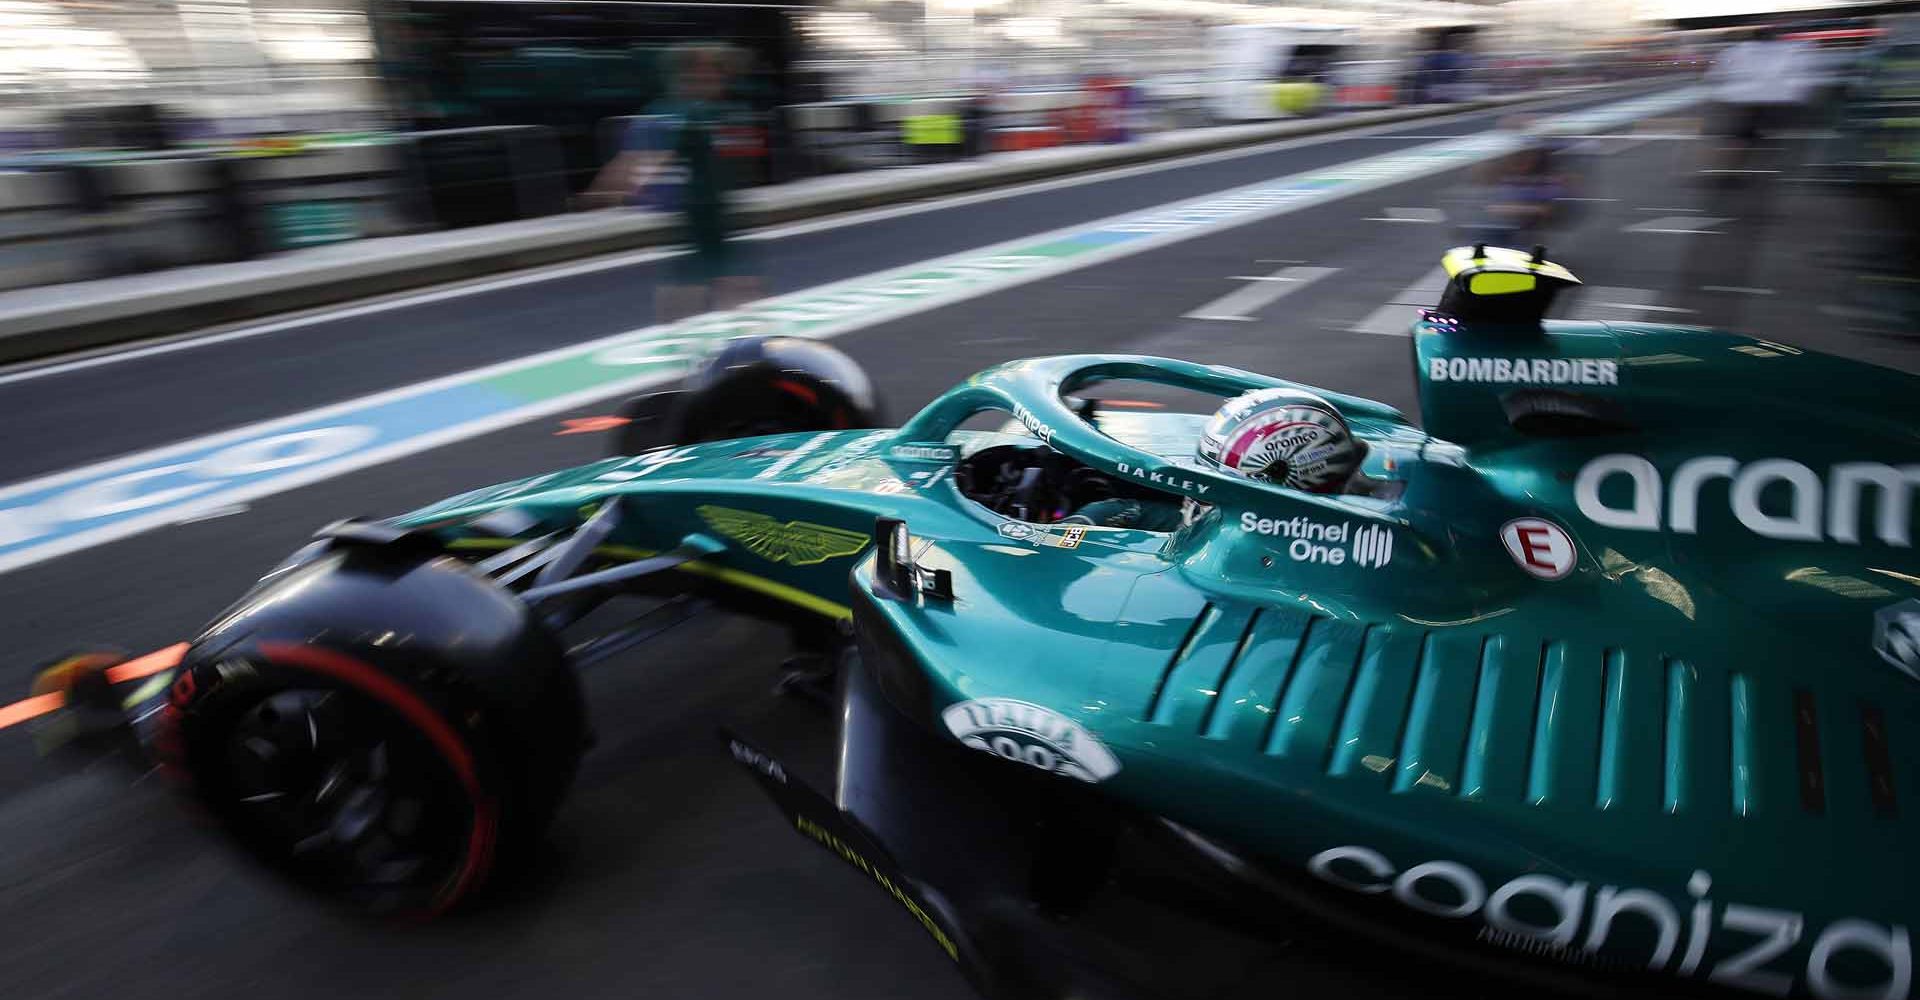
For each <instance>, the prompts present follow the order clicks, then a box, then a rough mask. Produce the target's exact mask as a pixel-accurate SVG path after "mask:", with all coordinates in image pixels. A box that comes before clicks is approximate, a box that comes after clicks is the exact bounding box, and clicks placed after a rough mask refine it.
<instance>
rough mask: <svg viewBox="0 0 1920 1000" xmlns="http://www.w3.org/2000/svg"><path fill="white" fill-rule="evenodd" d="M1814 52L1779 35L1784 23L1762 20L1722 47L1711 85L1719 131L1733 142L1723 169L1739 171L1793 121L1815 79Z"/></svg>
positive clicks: (1711, 72)
mask: <svg viewBox="0 0 1920 1000" xmlns="http://www.w3.org/2000/svg"><path fill="white" fill-rule="evenodd" d="M1813 70H1814V63H1813V56H1812V52H1811V50H1810V49H1809V48H1808V47H1807V46H1806V45H1804V44H1802V43H1800V42H1795V41H1789V40H1787V39H1784V38H1782V37H1780V26H1779V25H1777V24H1764V25H1761V26H1760V27H1758V28H1755V29H1754V30H1753V33H1752V34H1751V35H1750V36H1748V38H1747V39H1746V40H1744V41H1740V42H1735V43H1734V44H1732V45H1729V46H1727V47H1726V48H1725V49H1722V50H1721V52H1720V55H1719V56H1718V58H1716V59H1715V60H1714V62H1713V68H1712V69H1710V70H1708V71H1707V85H1708V88H1709V90H1710V92H1711V94H1712V97H1713V100H1714V102H1715V103H1716V104H1718V105H1719V110H1720V119H1721V131H1722V133H1723V134H1724V135H1726V136H1727V138H1729V139H1731V140H1732V142H1733V145H1732V146H1731V147H1729V148H1727V149H1726V150H1724V152H1727V153H1730V154H1732V155H1731V156H1729V157H1728V158H1726V160H1725V161H1724V163H1725V164H1730V165H1731V166H1724V167H1722V169H1736V168H1738V167H1739V166H1740V165H1741V164H1742V163H1744V162H1745V161H1746V160H1747V158H1748V157H1749V156H1750V155H1751V154H1752V153H1753V152H1754V151H1755V147H1757V146H1758V145H1759V143H1760V141H1761V140H1762V139H1765V138H1767V137H1769V136H1772V135H1774V134H1775V133H1777V132H1778V131H1780V130H1781V129H1782V128H1785V127H1786V126H1787V125H1790V124H1792V122H1793V118H1794V114H1795V110H1796V109H1797V108H1798V107H1799V106H1800V105H1802V104H1804V103H1805V102H1806V100H1807V96H1808V93H1809V90H1810V88H1811V86H1812V83H1813Z"/></svg>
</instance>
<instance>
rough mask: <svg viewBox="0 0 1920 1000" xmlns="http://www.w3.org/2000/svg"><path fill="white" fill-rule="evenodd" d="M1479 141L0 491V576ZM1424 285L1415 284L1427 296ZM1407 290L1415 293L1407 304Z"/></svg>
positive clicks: (1253, 212) (1099, 226) (399, 391)
mask: <svg viewBox="0 0 1920 1000" xmlns="http://www.w3.org/2000/svg"><path fill="white" fill-rule="evenodd" d="M1697 99H1698V98H1697V93H1696V92H1695V91H1693V90H1691V89H1681V90H1674V91H1667V92H1663V93H1658V94H1654V95H1650V96H1645V97H1641V98H1636V99H1631V100H1627V101H1623V102H1618V103H1615V104H1609V105H1602V106H1600V107H1597V108H1590V109H1586V110H1583V111H1579V112H1575V113H1573V114H1571V115H1567V116H1565V117H1564V118H1561V119H1558V120H1557V121H1559V122H1561V123H1563V127H1567V128H1575V127H1582V126H1588V125H1592V124H1596V123H1599V124H1611V123H1617V122H1620V121H1628V120H1633V119H1635V118H1638V117H1644V116H1646V115H1651V114H1658V113H1660V112H1662V111H1664V110H1670V109H1671V108H1673V107H1676V106H1681V105H1686V104H1691V103H1694V102H1695V101H1696V100H1697ZM1510 141H1511V140H1510V139H1509V138H1507V137H1503V136H1500V135H1497V134H1490V133H1479V134H1475V135H1471V136H1465V137H1462V138H1459V139H1452V140H1447V141H1445V142H1439V143H1430V144H1426V145H1422V146H1417V147H1414V148H1411V149H1404V150H1396V151H1394V152H1390V153H1384V154H1380V155H1376V156H1372V157H1366V158H1362V159H1358V160H1352V161H1348V162H1345V163H1340V164H1335V165H1332V166H1328V167H1323V168H1319V169H1315V170H1309V171H1305V172H1302V173H1299V174H1293V175H1289V176H1287V177H1282V178H1277V179H1274V180H1269V181H1262V182H1258V183H1255V184H1250V185H1244V186H1242V187H1238V188H1232V189H1229V190H1226V191H1221V192H1216V193H1213V194H1208V195H1203V196H1200V197H1197V198H1190V199H1186V200H1183V201H1179V202H1175V203H1172V204H1168V205H1162V206H1157V207H1152V208H1148V209H1144V210H1139V211H1133V212H1127V213H1123V214H1121V215H1116V216H1112V217H1109V218H1106V219H1100V220H1095V221H1092V222H1085V223H1080V224H1077V225H1074V226H1070V227H1067V228H1064V229H1060V230H1055V231H1052V232H1047V233H1039V234H1034V235H1030V236H1025V237H1021V238H1020V239H1016V240H1009V241H1006V242H1004V243H999V244H995V245H993V246H988V247H982V248H978V249H975V250H970V251H966V252H963V253H959V254H952V255H949V256H946V257H942V258H938V259H936V260H929V261H922V262H919V263H915V264H910V265H906V266H903V267H898V268H893V269H889V270H885V271H881V272H877V273H874V274H870V275H863V276H860V277H855V278H849V279H846V280H843V281H839V282H834V283H832V284H828V285H824V286H820V287H817V288H811V289H806V290H802V291H799V292H794V293H791V294H788V295H782V296H778V297H776V298H771V299H766V300H762V301H760V302H756V303H753V304H752V305H750V306H747V307H745V308H743V309H740V310H737V311H733V312H725V313H711V314H707V315H704V316H697V317H694V318H692V319H690V320H686V321H683V322H680V323H676V324H673V325H668V326H656V327H646V328H642V329H639V330H634V331H629V332H627V333H622V334H615V335H613V336H609V337H602V338H599V339H596V340H593V341H589V342H586V343H583V344H575V345H569V346H567V347H562V348H556V349H554V350H551V351H546V352H543V353H540V354H536V355H533V356H530V357H525V358H518V359H514V360H511V361H505V362H500V363H497V364H493V365H487V366H484V367H481V368H477V369H473V370H470V371H466V372H459V373H455V374H451V375H446V376H441V377H439V378H434V379H430V380H427V381H424V382H420V383H415V384H412V385H407V386H401V387H398V388H395V389H389V390H386V391H383V392H379V393H374V394H372V395H369V396H365V397H361V398H358V399H353V400H347V401H344V402H341V403H336V404H332V405H329V406H324V407H320V408H318V409H314V410H309V411H307V412H304V413H298V414H293V415H290V416H286V417H281V418H276V419H273V420H268V421H264V422H261V423H257V424H250V425H247V426H242V427H237V428H234V429H232V430H228V431H224V432H221V433H217V434H212V435H206V436H203V437H199V438H195V439H192V440H189V441H184V442H180V443H178V444H172V445H167V446H164V447H160V448H155V449H151V450H147V451H142V452H139V453H136V454H131V455H127V456H124V457H121V458H117V459H113V460H110V461H106V462H100V463H95V464H92V465H88V466H84V467H80V468H75V469H70V470H67V471H63V472H59V473H55V474H52V475H48V476H43V477H39V478H36V479H32V480H28V481H24V482H20V483H15V484H13V485H10V486H7V487H5V488H0V572H5V571H9V570H13V569H18V568H20V567H22V566H29V565H32V564H34V563H37V562H41V561H43V560H47V559H51V558H54V557H56V556H60V555H65V554H67V553H71V552H77V551H80V550H83V549H86V548H89V547H92V546H96V545H102V544H105V543H108V542H111V541H115V540H117V539H121V538H126V537H129V536H131V535H134V534H138V533H140V532H144V531H148V530H151V529H154V528H157V527H164V526H167V525H170V524H176V523H178V522H179V521H181V520H183V519H189V518H193V517H196V516H199V515H201V514H205V513H208V512H210V511H213V510H216V509H219V508H222V507H229V506H232V505H235V504H241V503H246V502H249V501H251V500H254V499H257V498H259V497H263V496H269V495H272V494H275V493H280V492H283V491H286V490H291V489H295V488H297V487H300V486H305V485H308V484H310V483H315V482H319V481H322V480H325V479H330V478H333V477H336V476H340V475H344V474H346V473H349V472H353V471H356V470H359V469H363V468H367V467H370V466H373V465H378V464H380V463H383V462H387V461H390V460H392V459H395V458H400V457H402V456H405V455H411V454H416V453H419V452H422V451H427V450H431V449H433V448H437V447H440V446H443V445H447V444H451V443H453V442H456V441H462V440H467V439H471V438H474V437H478V436H481V435H484V434H487V433H490V432H492V431H495V430H499V429H502V428H505V427H510V426H513V425H515V424H519V423H524V422H526V421H528V420H532V419H536V418H539V417H543V416H548V415H551V414H554V413H560V412H564V411H566V410H569V409H572V408H575V407H578V406H582V405H585V404H587V403H591V402H596V401H599V400H603V399H607V398H609V397H614V396H620V395H625V394H628V393H632V392H635V391H638V390H640V389H644V388H647V387H649V386H653V385H658V384H661V383H664V382H668V381H671V380H673V379H675V378H677V377H679V376H680V375H681V374H682V373H684V372H685V371H686V370H687V368H688V366H689V364H690V363H691V362H692V361H693V360H694V359H697V358H698V357H700V356H701V355H702V354H703V353H704V352H705V351H706V350H707V349H708V348H710V347H711V346H712V345H714V344H716V343H718V342H720V341H722V340H725V339H727V338H728V337H732V336H738V335H741V334H748V333H766V334H775V333H778V334H785V335H790V336H800V337H810V338H816V339H827V338H831V337H836V336H839V335H841V334H844V333H848V332H850V331H854V330H859V329H865V328H868V327H872V326H876V325H879V324H882V323H887V322H891V321H894V320H898V319H902V318H905V317H908V316H912V315H914V314H917V313H920V312H925V311H928V310H932V309H936V308H939V307H941V306H945V305H949V304H952V303H956V302H961V301H964V300H967V299H972V298H976V297H979V296H982V295H986V294H990V293H994V292H999V291H1004V290H1006V289H1009V288H1013V287H1017V286H1020V285H1024V284H1027V283H1029V282H1033V281H1039V280H1042V279H1046V278H1051V277H1054V276H1056V275H1060V274H1063V273H1066V272H1069V271H1073V270H1078V269H1081V268H1086V267H1091V266H1094V265H1096V264H1101V263H1105V262H1107V261H1112V260H1117V259H1119V258H1122V257H1126V256H1131V255H1134V254H1138V253H1143V252H1147V251H1150V250H1154V249H1158V248H1161V247H1166V246H1170V245H1173V244H1175V243H1179V242H1183V241H1186V240H1191V239H1194V238H1196V237H1199V236H1203V235H1208V234H1212V233H1216V232H1220V231H1223V230H1226V229H1230V228H1234V227H1238V226H1243V225H1246V224H1248V223H1253V222H1258V221H1261V220H1264V219H1269V218H1273V217H1276V216H1280V215H1285V214H1289V213H1293V212H1298V211H1301V210H1303V209H1306V208H1310V207H1315V206H1319V205H1325V204H1330V203H1332V202H1335V201H1339V200H1341V199H1345V198H1348V197H1351V196H1353V195H1356V194H1361V193H1365V192H1368V191H1375V190H1380V189H1382V188H1386V187H1390V186H1393V185H1396V184H1401V183H1405V182H1407V181H1411V180H1417V179H1419V178H1421V177H1426V176H1431V175H1433V174H1438V173H1443V172H1446V171H1449V170H1454V169H1458V168H1460V167H1464V166H1468V165H1471V164H1473V163H1476V162H1480V161H1482V160H1485V159H1487V158H1490V157H1494V156H1498V155H1501V154H1503V153H1504V152H1506V151H1507V150H1508V148H1510V147H1509V143H1510ZM1425 284H1427V282H1425V281H1423V282H1421V283H1416V286H1415V287H1417V288H1418V287H1424V285H1425ZM1409 291H1412V289H1409Z"/></svg>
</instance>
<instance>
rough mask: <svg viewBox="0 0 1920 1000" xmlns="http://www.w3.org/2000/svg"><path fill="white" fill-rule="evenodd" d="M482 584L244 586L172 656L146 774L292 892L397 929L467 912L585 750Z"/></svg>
mask: <svg viewBox="0 0 1920 1000" xmlns="http://www.w3.org/2000/svg"><path fill="white" fill-rule="evenodd" d="M489 586H490V585H488V584H487V583H486V582H485V581H484V580H482V579H480V578H479V577H477V576H474V575H472V574H470V573H468V572H466V571H465V570H464V568H463V567H461V566H459V565H458V564H457V563H456V562H455V561H452V560H432V561H429V562H426V563H416V564H414V565H411V566H409V565H406V564H399V565H392V564H388V563H385V562H383V561H381V560H379V559H378V558H377V557H375V558H366V557H359V556H356V554H354V553H335V554H329V555H328V556H323V557H322V558H320V559H319V560H316V561H315V562H313V563H310V564H308V565H306V566H302V567H299V568H297V569H295V570H293V571H291V572H290V573H288V574H286V576H284V577H282V578H281V579H278V580H273V581H271V582H269V583H266V584H263V585H262V586H261V587H260V588H256V590H255V592H254V593H253V594H250V595H249V596H248V598H246V599H244V600H243V601H242V602H241V604H240V605H238V606H237V610H235V611H232V612H230V613H229V614H228V615H227V616H226V617H224V618H223V619H222V620H221V621H220V622H219V623H218V624H217V625H216V626H215V627H214V628H213V629H211V630H210V631H209V632H208V633H207V635H205V636H203V637H202V638H201V639H200V640H199V641H198V642H196V644H195V646H194V647H193V648H192V649H191V650H189V652H188V654H187V658H186V660H185V661H184V662H183V663H182V665H181V669H180V672H179V674H178V676H177V677H176V678H175V681H174V684H173V687H172V690H171V691H170V692H169V695H168V701H167V706H166V708H165V709H164V710H163V717H164V720H163V721H162V723H161V724H160V725H159V726H158V727H157V735H156V738H155V740H154V748H155V750H156V751H157V752H158V756H159V758H160V759H161V761H162V762H163V763H164V764H167V765H169V767H170V769H172V770H173V771H174V772H175V773H176V774H177V775H179V776H182V777H184V778H185V779H186V782H187V784H188V786H189V788H190V789H191V791H192V794H193V796H194V797H195V798H196V799H197V800H198V801H199V803H200V804H201V805H202V806H203V807H204V808H205V809H206V810H207V811H208V812H209V813H211V814H212V816H213V817H214V818H215V819H217V820H218V821H219V823H220V825H221V826H223V827H224V828H225V829H226V830H227V831H228V833H230V834H231V835H232V837H233V839H234V840H235V841H237V842H238V843H239V844H240V845H241V846H242V847H243V848H245V849H246V851H247V852H248V853H250V854H252V855H253V856H254V857H256V858H258V859H259V860H261V861H263V862H265V863H266V864H267V865H268V866H269V867H270V868H272V869H275V870H277V871H279V872H281V873H283V874H285V875H287V876H289V877H291V878H292V879H293V880H294V881H296V882H298V883H299V884H301V885H303V886H306V887H308V888H310V889H312V890H315V891H317V892H319V893H321V894H323V895H325V896H328V897H331V898H333V899H335V900H338V901H339V902H342V903H344V904H346V905H347V906H349V907H351V908H353V909H357V910H361V911H364V912H369V913H374V914H380V915H393V916H400V917H406V918H424V917H433V916H438V915H440V914H442V913H445V912H447V911H448V910H451V909H453V908H455V907H458V906H461V905H462V904H464V903H467V902H469V901H470V900H472V899H473V898H475V896H476V895H477V894H478V893H479V892H480V890H481V889H482V888H483V887H485V886H487V885H488V884H489V883H497V882H498V881H500V880H501V879H502V877H504V876H507V875H509V874H512V873H513V872H515V871H516V870H517V869H520V868H522V867H524V866H525V865H526V863H527V862H528V861H530V860H531V858H532V856H533V854H534V852H535V850H536V848H537V847H538V845H539V843H540V840H541V835H542V833H543V832H544V830H545V828H546V826H547V824H548V822H549V821H550V820H551V818H552V816H553V814H554V812H555V810H556V809H557V808H558V806H559V804H560V801H561V800H562V798H563V797H564V794H565V791H566V789H567V787H568V786H569V785H570V784H571V783H572V779H573V775H574V772H575V770H576V768H577V766H578V763H579V758H580V754H581V752H582V750H583V748H584V746H585V742H586V740H585V729H586V727H585V712H584V707H583V705H582V703H581V697H580V691H579V687H578V684H577V681H576V679H575V677H574V675H573V673H572V671H571V670H570V668H568V667H567V665H566V664H565V662H564V660H563V659H562V657H561V654H560V652H559V650H558V647H557V646H556V645H555V643H554V641H553V640H552V638H551V637H550V636H548V635H547V634H546V632H545V630H544V629H541V628H539V627H538V626H537V624H536V623H534V622H533V621H532V620H531V619H529V618H527V617H526V616H525V613H524V608H522V607H521V606H520V605H519V604H518V602H515V601H513V600H512V599H511V597H510V596H509V595H505V594H504V593H489V592H488V590H487V588H488V587H489ZM409 629H411V630H412V631H411V633H409V631H408V630H409ZM449 629H452V630H453V631H449ZM463 646H464V647H465V648H462V647H463Z"/></svg>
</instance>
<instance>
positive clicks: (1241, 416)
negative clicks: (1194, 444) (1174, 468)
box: [1199, 389, 1366, 493]
mask: <svg viewBox="0 0 1920 1000" xmlns="http://www.w3.org/2000/svg"><path fill="white" fill-rule="evenodd" d="M1199 450H1200V460H1201V461H1202V462H1206V463H1208V464H1210V465H1214V466H1217V467H1219V468H1221V469H1224V470H1226V471H1228V472H1233V473H1237V474H1239V475H1242V476H1246V477H1247V478H1248V479H1258V480H1260V481H1262V482H1270V483H1275V484H1278V485H1282V486H1287V487H1290V488H1292V489H1296V490H1304V491H1306V492H1308V493H1339V492H1341V491H1342V490H1343V489H1345V488H1346V485H1347V480H1349V479H1350V478H1352V477H1353V474H1354V472H1356V471H1358V470H1359V468H1360V461H1361V459H1362V458H1363V457H1365V455H1366V446H1365V445H1363V444H1361V443H1360V442H1359V441H1357V440H1355V439H1354V436H1353V432H1351V431H1349V430H1348V429H1347V422H1346V421H1345V420H1344V419H1342V418H1341V416H1340V411H1339V410H1336V409H1334V407H1333V404H1332V403H1329V402H1327V401H1326V400H1324V399H1321V398H1320V397H1319V396H1316V395H1314V394H1313V393H1310V392H1302V391H1301V390H1299V389H1256V390H1254V391H1252V392H1248V393H1243V394H1241V395H1239V396H1235V397H1234V398H1232V399H1230V400H1227V402H1226V404H1225V405H1223V406H1221V407H1220V409H1219V410H1218V411H1217V412H1215V413H1214V415H1213V419H1211V420H1209V421H1207V427H1206V430H1204V431H1202V432H1201V434H1200V448H1199Z"/></svg>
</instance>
